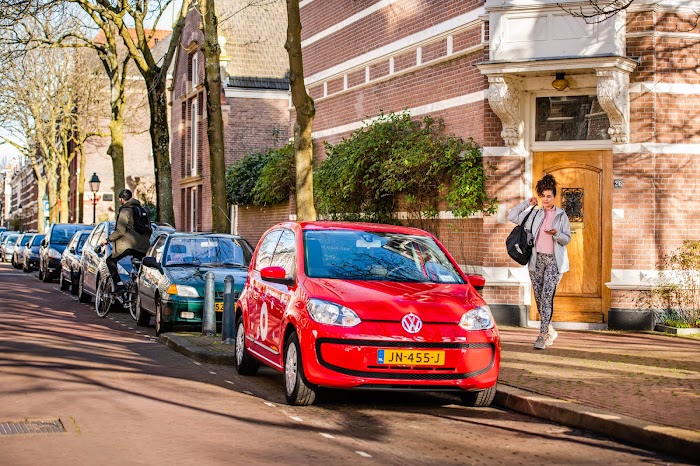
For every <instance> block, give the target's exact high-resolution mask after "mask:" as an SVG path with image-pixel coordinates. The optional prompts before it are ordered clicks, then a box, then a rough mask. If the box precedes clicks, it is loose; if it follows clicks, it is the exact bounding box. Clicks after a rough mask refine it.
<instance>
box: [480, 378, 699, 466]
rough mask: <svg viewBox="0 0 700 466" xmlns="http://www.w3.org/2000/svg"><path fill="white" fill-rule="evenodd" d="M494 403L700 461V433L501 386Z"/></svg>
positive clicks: (629, 442) (558, 422)
mask: <svg viewBox="0 0 700 466" xmlns="http://www.w3.org/2000/svg"><path fill="white" fill-rule="evenodd" d="M494 403H495V404H496V405H498V406H501V407H503V408H507V409H510V410H513V411H517V412H519V413H523V414H527V415H530V416H535V417H538V418H540V419H545V420H548V421H552V422H555V423H557V424H562V425H565V426H569V427H574V428H577V429H583V430H587V431H590V432H594V433H596V434H600V435H603V436H606V437H609V438H611V439H614V440H619V441H621V442H625V443H628V444H631V445H636V446H639V447H642V448H644V449H646V450H652V451H658V452H663V453H668V454H671V455H674V456H680V457H684V458H688V459H691V460H694V461H700V432H698V431H694V430H686V429H679V428H676V427H669V426H662V425H655V424H652V423H650V422H647V421H643V420H641V419H636V418H633V417H629V416H624V415H620V414H613V413H610V412H608V411H603V410H601V409H597V408H592V407H590V406H585V405H581V404H578V403H573V402H570V401H564V400H559V399H556V398H552V397H549V396H545V395H539V394H537V393H532V392H528V391H525V390H521V389H519V388H515V387H510V386H508V385H503V384H501V383H499V384H498V389H497V391H496V397H495V398H494Z"/></svg>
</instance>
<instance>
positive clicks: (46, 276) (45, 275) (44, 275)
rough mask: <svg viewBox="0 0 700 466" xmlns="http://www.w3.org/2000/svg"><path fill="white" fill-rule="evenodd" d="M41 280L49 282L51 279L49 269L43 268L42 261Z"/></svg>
mask: <svg viewBox="0 0 700 466" xmlns="http://www.w3.org/2000/svg"><path fill="white" fill-rule="evenodd" d="M39 280H41V281H42V282H44V283H49V282H50V281H51V277H49V271H48V270H43V271H42V270H41V262H39Z"/></svg>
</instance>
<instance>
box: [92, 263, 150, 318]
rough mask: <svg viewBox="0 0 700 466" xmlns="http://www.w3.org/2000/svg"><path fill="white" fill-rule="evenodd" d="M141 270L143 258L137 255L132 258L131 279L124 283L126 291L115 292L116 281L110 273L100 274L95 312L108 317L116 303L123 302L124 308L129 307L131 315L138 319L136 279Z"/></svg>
mask: <svg viewBox="0 0 700 466" xmlns="http://www.w3.org/2000/svg"><path fill="white" fill-rule="evenodd" d="M140 270H141V260H140V259H137V258H135V257H132V258H131V272H129V280H128V281H127V282H126V283H124V291H123V292H122V293H114V283H113V282H112V277H111V275H110V274H108V273H105V274H102V275H101V276H100V282H99V283H98V284H97V291H96V293H95V312H97V315H98V316H99V317H106V316H107V314H109V312H110V311H111V310H112V307H113V306H114V304H115V303H119V304H121V306H122V307H123V308H124V309H127V310H128V311H129V313H130V314H131V317H132V318H133V319H134V320H136V303H137V298H138V294H139V289H138V284H137V281H136V279H137V278H138V276H139V271H140Z"/></svg>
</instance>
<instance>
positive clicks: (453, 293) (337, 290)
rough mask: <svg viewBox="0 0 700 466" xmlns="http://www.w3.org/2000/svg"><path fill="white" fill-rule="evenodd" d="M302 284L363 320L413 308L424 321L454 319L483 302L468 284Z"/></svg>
mask: <svg viewBox="0 0 700 466" xmlns="http://www.w3.org/2000/svg"><path fill="white" fill-rule="evenodd" d="M304 286H305V288H306V290H307V293H308V294H309V296H310V297H312V298H318V299H324V300H327V301H331V302H334V303H337V304H342V305H343V306H346V307H349V308H350V309H352V310H353V311H355V312H356V313H357V314H358V316H359V317H360V318H361V319H362V320H363V321H372V320H384V321H399V320H401V318H402V317H403V316H404V315H406V314H408V313H411V312H412V313H414V314H416V315H418V316H419V317H420V318H421V319H422V320H423V321H424V322H444V323H455V322H459V319H460V317H461V316H462V314H464V313H465V312H466V311H468V310H470V309H473V308H475V307H477V306H481V305H483V304H485V302H484V300H483V299H482V298H481V296H479V294H478V293H477V292H476V291H475V290H474V288H473V287H472V286H471V285H469V284H455V283H406V282H379V281H347V280H331V279H318V278H313V279H312V278H307V279H306V281H305V282H304Z"/></svg>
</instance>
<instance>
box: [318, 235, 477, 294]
mask: <svg viewBox="0 0 700 466" xmlns="http://www.w3.org/2000/svg"><path fill="white" fill-rule="evenodd" d="M304 261H305V264H304V267H305V268H304V270H305V273H306V274H307V275H308V276H309V277H315V278H337V279H345V280H381V281H396V282H435V283H464V280H463V279H462V277H461V275H460V274H459V272H458V271H457V269H456V268H455V267H454V265H452V263H451V262H450V261H449V259H448V258H447V256H446V255H445V253H444V252H443V251H442V249H441V248H440V247H439V246H438V245H437V243H436V242H435V240H433V238H431V237H429V236H420V235H407V234H400V233H382V232H365V231H358V230H330V231H328V230H324V231H316V230H311V231H306V232H304Z"/></svg>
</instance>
